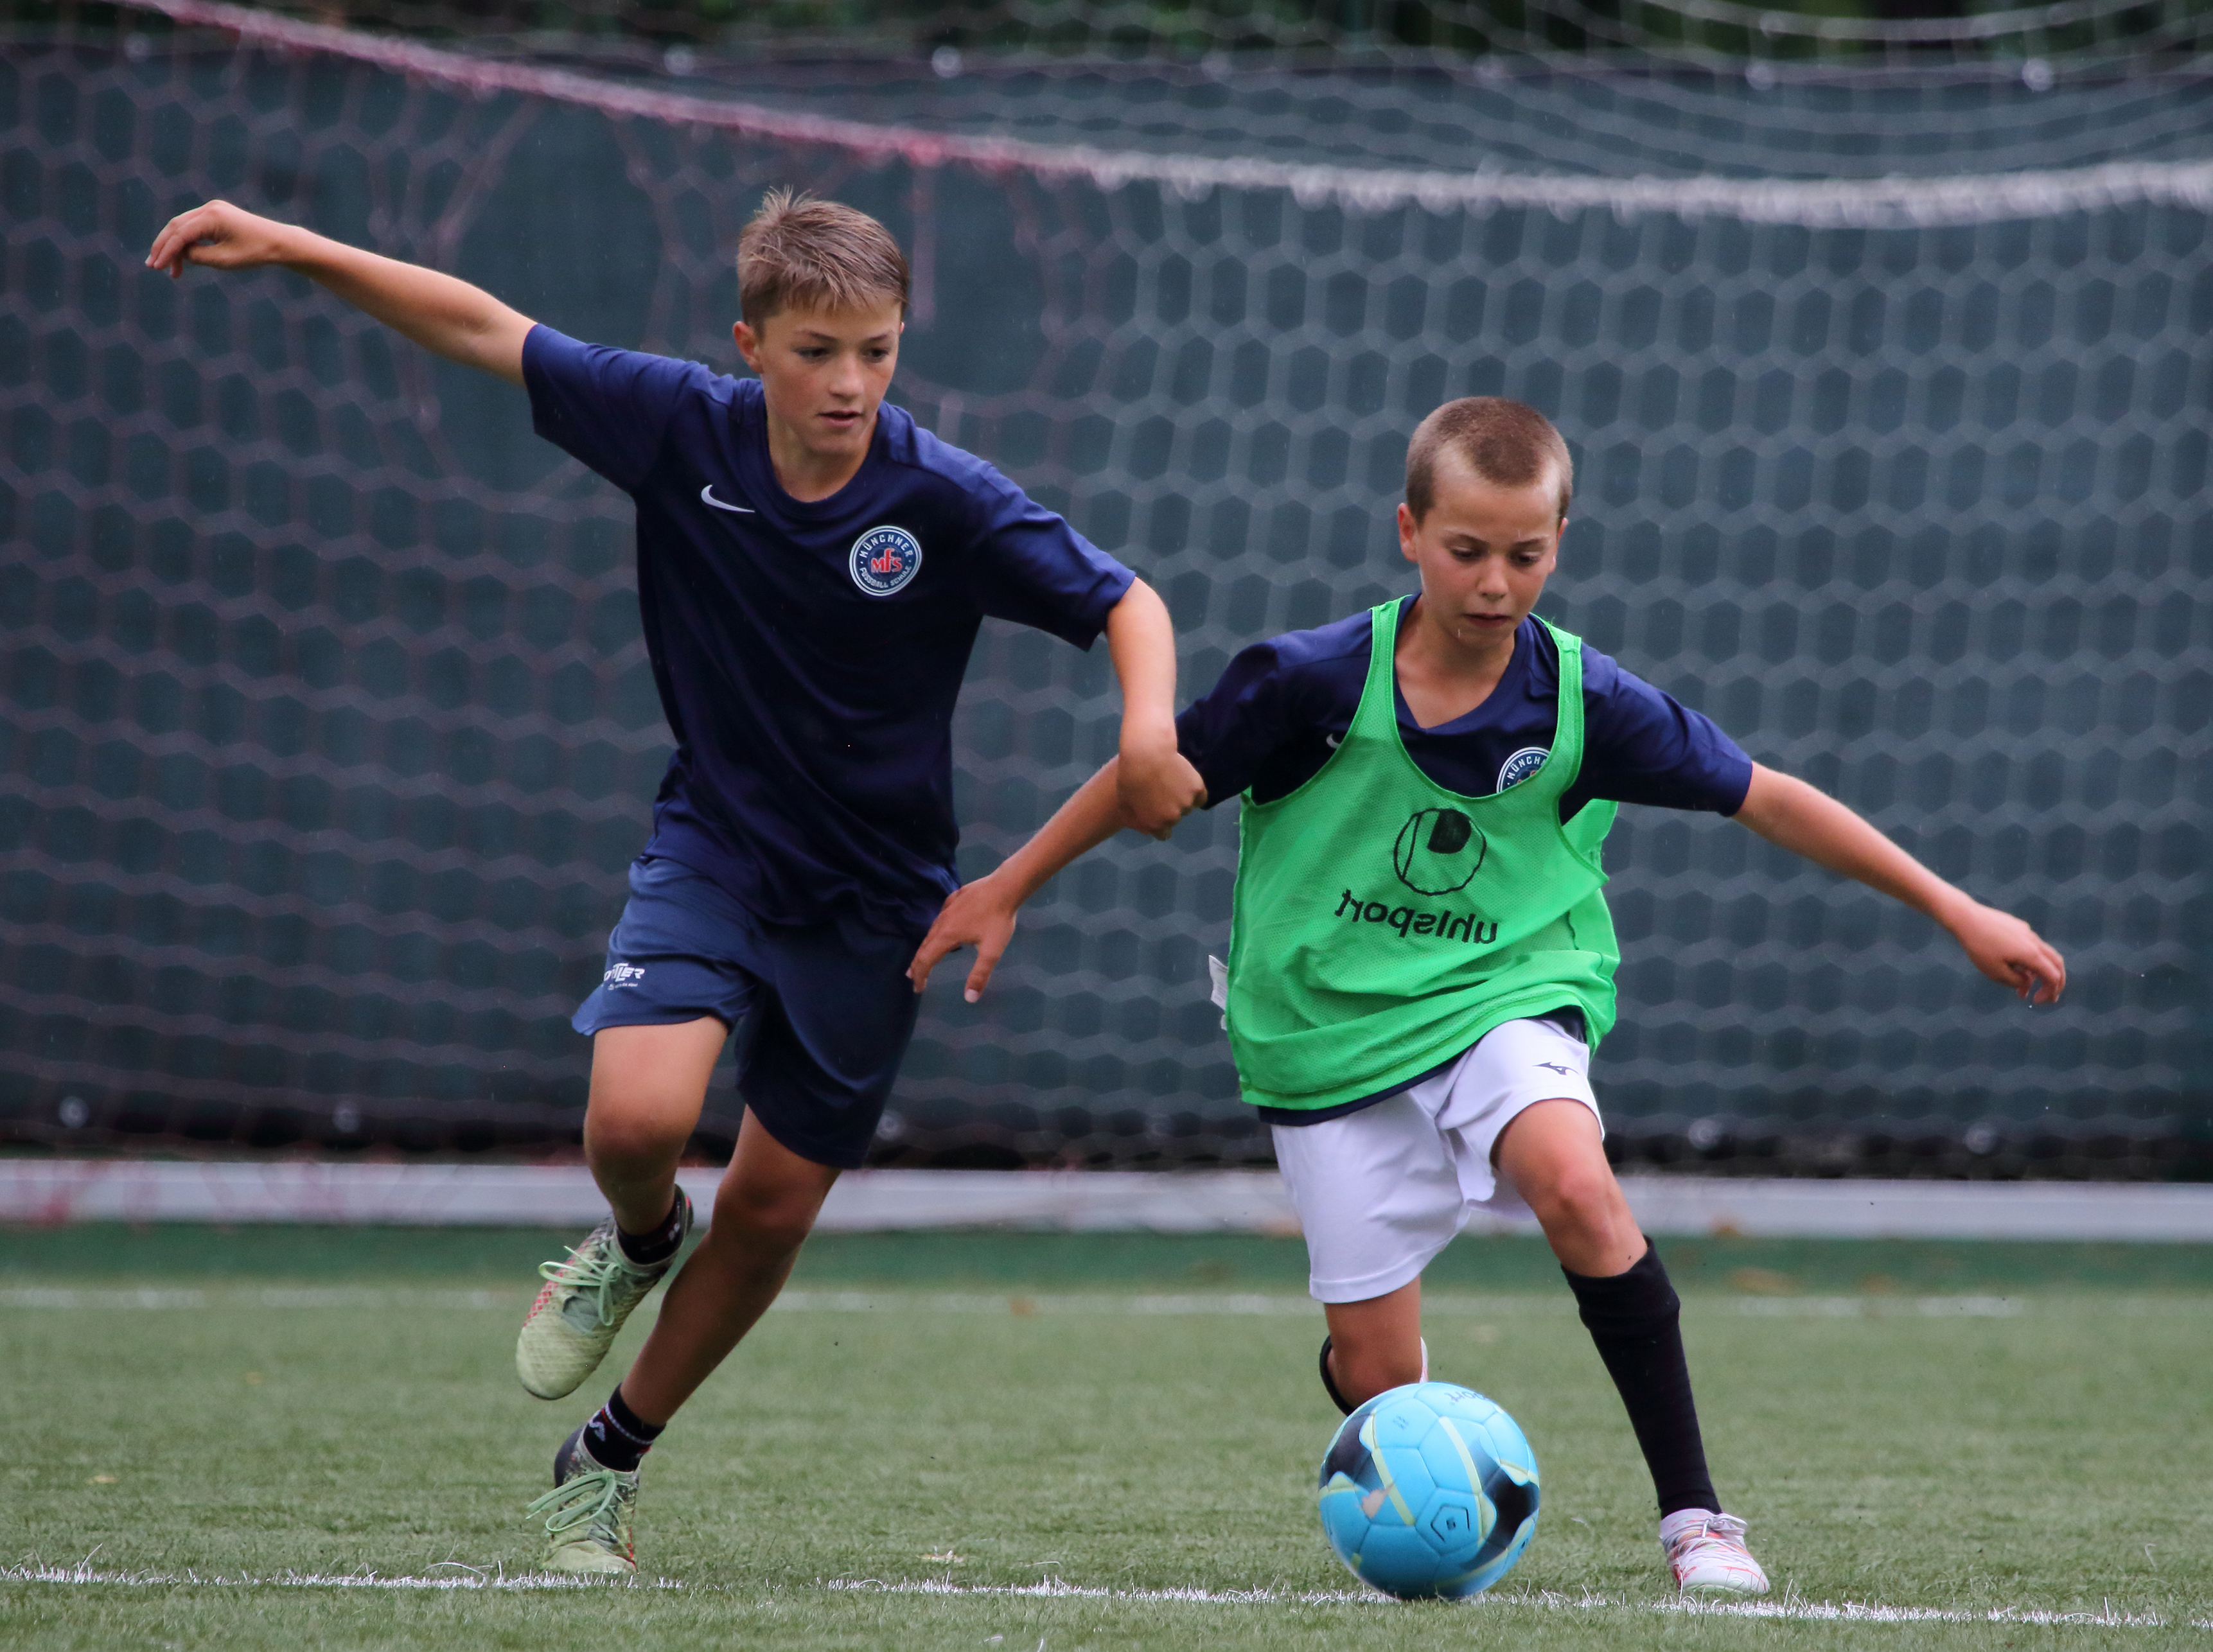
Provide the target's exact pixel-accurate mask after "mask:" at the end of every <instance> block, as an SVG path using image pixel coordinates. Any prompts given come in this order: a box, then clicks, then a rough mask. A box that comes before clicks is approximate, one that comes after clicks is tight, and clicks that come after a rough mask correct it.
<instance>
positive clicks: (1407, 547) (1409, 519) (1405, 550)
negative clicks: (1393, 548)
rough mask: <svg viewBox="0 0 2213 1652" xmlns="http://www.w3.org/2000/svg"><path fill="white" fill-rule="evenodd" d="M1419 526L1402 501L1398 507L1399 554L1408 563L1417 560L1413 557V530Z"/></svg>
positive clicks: (1411, 512) (1418, 522)
mask: <svg viewBox="0 0 2213 1652" xmlns="http://www.w3.org/2000/svg"><path fill="white" fill-rule="evenodd" d="M1420 526H1421V522H1420V521H1419V520H1418V519H1417V517H1416V516H1415V515H1414V513H1413V511H1412V510H1411V509H1410V508H1409V507H1408V506H1407V505H1406V503H1405V502H1404V501H1403V500H1402V501H1400V502H1399V554H1400V555H1401V556H1403V557H1405V558H1406V560H1407V561H1408V562H1413V561H1416V560H1417V558H1416V557H1415V555H1414V530H1415V529H1416V528H1417V527H1420Z"/></svg>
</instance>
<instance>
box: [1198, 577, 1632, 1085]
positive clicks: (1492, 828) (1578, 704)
mask: <svg viewBox="0 0 2213 1652" xmlns="http://www.w3.org/2000/svg"><path fill="white" fill-rule="evenodd" d="M1374 613H1375V637H1374V640H1373V641H1372V642H1371V643H1370V644H1369V655H1368V681H1367V684H1366V686H1364V687H1363V689H1362V690H1361V694H1360V704H1359V707H1358V709H1357V710H1355V711H1354V713H1353V716H1352V727H1351V728H1350V729H1349V730H1348V731H1347V732H1346V734H1345V736H1344V743H1343V744H1342V745H1341V746H1339V747H1338V749H1337V750H1336V751H1335V752H1334V753H1332V754H1331V756H1330V758H1329V760H1328V761H1327V762H1326V763H1324V764H1323V765H1322V766H1321V769H1320V772H1319V773H1317V774H1316V775H1314V777H1313V778H1312V779H1310V780H1308V782H1307V783H1306V784H1304V785H1303V786H1301V787H1300V788H1299V789H1297V790H1296V791H1295V792H1292V793H1290V794H1289V796H1284V797H1280V798H1277V800H1276V801H1275V802H1272V803H1256V802H1253V797H1252V794H1251V793H1250V792H1249V791H1248V792H1247V794H1246V796H1245V800H1244V808H1243V810H1242V812H1241V820H1240V822H1239V827H1238V831H1239V839H1238V851H1237V886H1236V893H1235V900H1234V905H1233V917H1232V923H1231V930H1230V936H1229V991H1228V1024H1229V1044H1230V1048H1231V1050H1232V1052H1234V1053H1235V1056H1236V1058H1237V1074H1238V1079H1239V1082H1240V1085H1241V1088H1242V1089H1243V1092H1244V1095H1245V1099H1246V1100H1247V1101H1250V1102H1252V1103H1253V1104H1254V1105H1255V1106H1269V1107H1285V1108H1293V1109H1312V1108H1320V1107H1330V1106H1337V1105H1338V1103H1340V1102H1344V1101H1356V1100H1359V1099H1360V1098H1361V1097H1363V1096H1365V1095H1373V1094H1375V1093H1376V1092H1377V1091H1378V1090H1384V1089H1388V1088H1390V1087H1391V1086H1393V1084H1399V1083H1404V1082H1406V1081H1407V1080H1409V1079H1412V1078H1416V1077H1418V1076H1421V1075H1422V1074H1424V1073H1425V1072H1428V1071H1429V1070H1430V1069H1432V1068H1434V1067H1436V1066H1439V1065H1440V1064H1442V1063H1444V1062H1446V1061H1448V1060H1449V1059H1450V1058H1453V1057H1454V1056H1456V1055H1458V1054H1459V1053H1460V1052H1461V1051H1463V1050H1465V1049H1466V1048H1467V1047H1468V1046H1469V1045H1472V1044H1473V1043H1474V1042H1475V1041H1476V1040H1477V1039H1479V1038H1481V1037H1482V1036H1483V1035H1484V1033H1488V1032H1489V1031H1490V1030H1491V1028H1492V1027H1497V1026H1498V1025H1499V1024H1500V1023H1501V1022H1503V1021H1513V1020H1515V1019H1516V1018H1517V1017H1520V1016H1524V1015H1540V1014H1542V1013H1543V1012H1545V1010H1548V1009H1559V1008H1561V1007H1562V1006H1563V1005H1565V1004H1575V1005H1577V1006H1578V1007H1580V1008H1581V1009H1582V1012H1583V1021H1584V1022H1585V1024H1586V1026H1587V1027H1588V1029H1589V1035H1590V1040H1591V1043H1592V1044H1593V1045H1596V1044H1597V1042H1598V1041H1599V1039H1600V1038H1602V1037H1603V1036H1605V1034H1606V1032H1607V1030H1608V1029H1609V1028H1611V1027H1613V1020H1614V990H1613V972H1614V966H1616V965H1617V964H1619V962H1620V961H1621V954H1620V950H1619V948H1618V947H1617V945H1616V944H1615V942H1614V937H1613V917H1612V915H1611V914H1610V913H1609V912H1608V911H1606V896H1605V895H1604V893H1601V892H1602V890H1603V889H1604V887H1605V884H1606V874H1605V872H1604V871H1603V870H1602V869H1600V864H1599V850H1600V845H1601V844H1603V843H1604V841H1605V839H1606V832H1608V830H1610V829H1611V828H1612V826H1613V817H1614V814H1615V806H1614V805H1613V804H1612V803H1609V802H1591V803H1588V804H1586V805H1584V807H1583V808H1582V809H1581V810H1580V811H1578V812H1577V814H1576V817H1575V819H1574V820H1570V821H1569V822H1567V823H1566V824H1565V825H1563V824H1562V823H1561V820H1560V796H1561V794H1562V793H1564V792H1565V791H1566V790H1567V789H1568V788H1569V787H1570V785H1572V784H1574V783H1575V778H1576V774H1577V772H1578V771H1580V770H1581V769H1582V756H1583V669H1582V667H1583V656H1582V639H1581V638H1579V637H1570V635H1568V634H1567V633H1566V632H1565V631H1560V630H1558V629H1557V628H1555V627H1553V626H1552V625H1545V630H1546V631H1550V632H1551V633H1552V639H1553V641H1554V642H1555V643H1557V644H1558V647H1559V651H1560V698H1559V705H1560V710H1559V718H1558V726H1557V728H1555V730H1554V733H1553V736H1552V752H1551V753H1550V754H1549V756H1548V757H1547V758H1546V759H1545V761H1544V763H1543V765H1542V766H1541V767H1539V768H1538V769H1537V770H1536V771H1535V773H1533V774H1532V775H1530V776H1529V777H1528V778H1527V779H1525V780H1522V781H1521V782H1520V783H1516V784H1509V785H1508V787H1507V789H1505V790H1503V791H1499V792H1494V793H1492V794H1491V796H1488V797H1463V796H1460V794H1459V793H1458V792H1453V791H1447V790H1446V789H1444V788H1443V787H1442V786H1440V785H1438V784H1437V783H1436V782H1435V781H1433V780H1431V779H1430V777H1428V776H1427V775H1425V774H1424V773H1423V772H1422V771H1421V770H1420V769H1418V768H1417V767H1416V766H1415V765H1414V759H1412V758H1411V757H1409V756H1408V755H1407V754H1406V748H1405V745H1404V744H1403V743H1402V742H1401V741H1400V740H1399V717H1398V710H1397V685H1398V676H1397V667H1396V649H1397V644H1398V637H1399V605H1398V603H1397V602H1396V601H1392V602H1386V603H1384V604H1382V605H1381V607H1377V608H1376V609H1375V610H1374ZM1539 623H1540V624H1543V623H1544V622H1542V621H1539Z"/></svg>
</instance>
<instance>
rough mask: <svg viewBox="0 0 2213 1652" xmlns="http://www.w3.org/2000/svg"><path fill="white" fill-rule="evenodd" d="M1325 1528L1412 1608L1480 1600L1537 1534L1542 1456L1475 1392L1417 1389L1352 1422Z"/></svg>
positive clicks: (1365, 1574)
mask: <svg viewBox="0 0 2213 1652" xmlns="http://www.w3.org/2000/svg"><path fill="white" fill-rule="evenodd" d="M1321 1529H1322V1532H1323V1534H1324V1535H1325V1536H1326V1537H1327V1538H1328V1539H1329V1546H1330V1547H1331V1548H1332V1550H1334V1551H1336V1553H1337V1558H1338V1559H1339V1560H1342V1561H1343V1562H1344V1564H1345V1565H1346V1566H1347V1567H1349V1568H1350V1570H1351V1572H1352V1575H1353V1576H1356V1577H1357V1578H1358V1579H1360V1581H1361V1582H1363V1583H1368V1584H1370V1585H1372V1586H1374V1587H1375V1588H1379V1589H1381V1590H1382V1591H1383V1592H1384V1593H1385V1594H1395V1595H1397V1596H1398V1597H1399V1599H1400V1600H1426V1599H1430V1598H1431V1597H1434V1596H1442V1597H1443V1598H1445V1599H1447V1600H1459V1599H1460V1598H1462V1597H1464V1596H1466V1595H1470V1594H1480V1593H1481V1592H1482V1591H1483V1590H1484V1589H1487V1588H1490V1587H1491V1585H1492V1584H1493V1583H1496V1582H1497V1581H1498V1580H1499V1579H1500V1578H1502V1577H1503V1576H1506V1574H1507V1573H1508V1572H1509V1571H1511V1570H1513V1568H1514V1563H1515V1561H1517V1560H1519V1559H1521V1556H1522V1552H1523V1551H1525V1550H1527V1548H1528V1546H1529V1542H1530V1539H1533V1538H1534V1537H1535V1536H1536V1535H1537V1457H1536V1454H1535V1453H1533V1452H1532V1451H1531V1450H1530V1449H1529V1442H1528V1441H1527V1440H1526V1439H1524V1438H1523V1437H1522V1434H1521V1426H1520V1424H1518V1423H1515V1420H1514V1419H1513V1418H1512V1417H1509V1416H1508V1415H1507V1414H1506V1413H1505V1411H1503V1410H1501V1409H1500V1408H1499V1407H1498V1406H1497V1405H1494V1404H1493V1403H1492V1402H1491V1401H1490V1400H1488V1399H1484V1397H1483V1396H1482V1395H1481V1394H1479V1393H1476V1392H1475V1391H1474V1390H1473V1389H1472V1388H1463V1387H1460V1386H1459V1385H1458V1384H1456V1383H1451V1382H1410V1383H1408V1384H1406V1385H1405V1387H1401V1388H1393V1389H1390V1390H1389V1391H1387V1393H1380V1394H1378V1395H1376V1396H1375V1399H1371V1400H1369V1402H1368V1403H1367V1404H1366V1405H1363V1406H1361V1407H1360V1408H1359V1409H1358V1410H1357V1411H1354V1412H1353V1413H1352V1415H1351V1416H1350V1417H1346V1418H1345V1419H1344V1424H1343V1426H1341V1427H1340V1428H1339V1429H1338V1431H1337V1437H1336V1438H1335V1439H1333V1440H1332V1441H1331V1442H1329V1454H1328V1455H1327V1456H1326V1457H1324V1458H1323V1459H1322V1460H1321Z"/></svg>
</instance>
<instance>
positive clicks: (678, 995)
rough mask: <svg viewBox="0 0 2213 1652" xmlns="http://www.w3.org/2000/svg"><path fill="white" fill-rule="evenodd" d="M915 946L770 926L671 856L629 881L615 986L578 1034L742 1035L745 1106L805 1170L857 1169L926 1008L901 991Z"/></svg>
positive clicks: (613, 953) (808, 927)
mask: <svg viewBox="0 0 2213 1652" xmlns="http://www.w3.org/2000/svg"><path fill="white" fill-rule="evenodd" d="M920 943H921V937H920V936H904V937H903V936H891V935H884V934H881V933H880V932H878V931H877V930H871V929H869V928H868V927H867V926H866V925H864V924H861V923H860V922H859V921H857V919H854V918H850V917H839V918H837V919H834V920H832V921H830V922H826V923H821V924H768V923H764V922H763V921H762V920H761V919H759V918H758V917H754V916H753V913H752V912H750V911H747V910H746V908H745V907H743V906H742V905H739V904H738V902H737V901H735V900H734V899H731V898H730V896H729V894H728V893H725V892H724V891H723V889H722V886H721V885H720V884H718V883H716V882H715V881H714V880H713V879H711V878H709V877H707V876H705V875H703V874H701V873H698V872H695V871H693V870H692V869H691V868H690V867H688V866H685V865H683V864H681V863H679V862H676V861H672V860H669V859H668V858H666V857H665V856H654V855H643V856H639V857H638V858H637V860H636V861H634V862H632V863H631V869H630V901H629V904H628V905H625V906H624V908H623V915H622V921H621V922H620V923H619V924H616V925H615V927H614V930H613V933H612V934H610V935H609V936H607V973H606V974H605V975H604V976H602V977H601V978H600V984H599V987H598V989H597V990H596V991H594V992H593V994H592V996H591V997H588V998H587V999H585V1000H584V1002H583V1003H582V1005H580V1006H579V1007H578V1009H577V1010H576V1017H575V1019H574V1021H571V1023H570V1025H572V1026H573V1027H576V1030H577V1031H578V1032H579V1033H587V1034H588V1033H597V1032H599V1031H600V1029H601V1028H603V1027H671V1026H674V1025H677V1024H678V1023H680V1022H683V1021H697V1020H698V1019H699V1017H701V1016H702V1015H713V1016H716V1017H717V1018H718V1019H719V1020H720V1021H722V1023H723V1024H724V1025H725V1026H727V1027H735V1028H736V1029H738V1037H739V1052H738V1092H739V1094H741V1095H742V1096H744V1097H745V1101H746V1106H747V1107H749V1108H751V1109H752V1111H753V1117H755V1118H756V1119H759V1120H760V1121H761V1124H762V1125H764V1126H765V1128H766V1129H767V1131H768V1133H769V1134H770V1135H771V1136H773V1137H776V1139H777V1141H779V1142H781V1143H783V1145H784V1146H786V1147H788V1148H789V1149H791V1150H792V1151H793V1152H794V1153H796V1154H798V1155H800V1157H802V1158H803V1159H808V1160H811V1161H814V1163H816V1164H826V1165H835V1166H837V1167H839V1168H840V1169H848V1170H850V1169H852V1168H854V1167H857V1166H858V1165H860V1164H861V1163H862V1162H863V1161H864V1159H865V1158H866V1157H867V1155H868V1151H869V1143H870V1142H871V1141H873V1140H875V1134H876V1124H877V1121H878V1120H879V1119H881V1118H882V1116H883V1111H884V1102H885V1101H886V1100H887V1099H888V1098H889V1096H890V1095H891V1093H892V1082H893V1080H894V1079H896V1078H897V1077H898V1076H899V1061H900V1058H902V1057H904V1056H905V1054H906V1046H907V1040H908V1039H911V1038H912V1037H913V1036H914V1017H915V1009H916V1007H917V1006H918V1003H920V1000H919V998H918V997H917V996H916V993H915V991H914V987H913V985H912V984H911V983H910V982H909V981H908V979H907V978H906V966H907V965H908V963H909V962H910V961H911V960H912V959H913V957H914V949H915V948H916V947H917V946H918V945H919V944H920Z"/></svg>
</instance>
